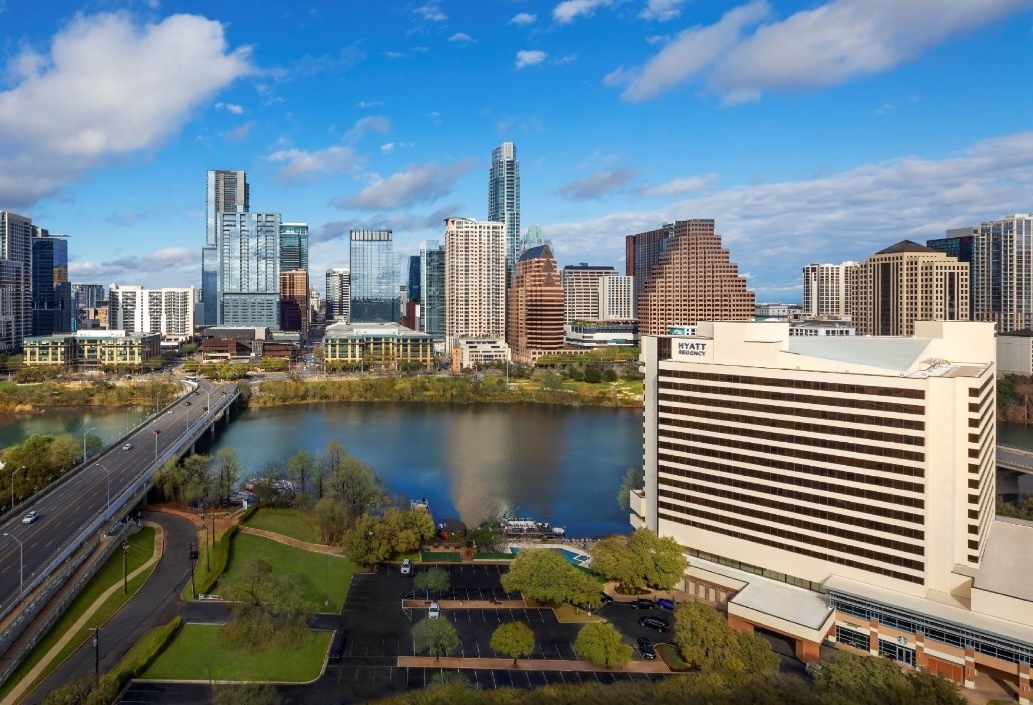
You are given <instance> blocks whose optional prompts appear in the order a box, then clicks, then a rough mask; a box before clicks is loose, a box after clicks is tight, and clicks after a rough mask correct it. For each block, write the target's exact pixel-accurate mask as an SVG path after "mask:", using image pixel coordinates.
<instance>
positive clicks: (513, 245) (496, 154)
mask: <svg viewBox="0 0 1033 705" xmlns="http://www.w3.org/2000/svg"><path fill="white" fill-rule="evenodd" d="M488 220H489V221H490V222H493V223H502V224H503V227H504V229H505V233H506V286H509V285H510V284H511V283H512V281H513V272H514V270H515V268H516V261H517V260H518V259H519V258H520V162H519V161H517V155H516V145H515V144H513V143H512V142H503V143H502V144H500V145H499V146H498V147H496V148H495V149H493V150H492V152H491V170H490V172H489V176H488Z"/></svg>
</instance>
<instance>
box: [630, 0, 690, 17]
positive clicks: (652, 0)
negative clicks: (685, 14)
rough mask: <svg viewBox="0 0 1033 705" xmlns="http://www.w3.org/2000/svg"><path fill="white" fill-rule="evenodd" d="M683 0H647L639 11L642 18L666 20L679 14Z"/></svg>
mask: <svg viewBox="0 0 1033 705" xmlns="http://www.w3.org/2000/svg"><path fill="white" fill-rule="evenodd" d="M684 3H685V0H647V2H646V6H645V7H644V8H643V9H642V12H640V13H639V15H638V16H639V17H641V18H642V19H644V20H656V21H658V22H667V21H668V20H673V19H674V18H675V17H677V16H678V15H680V14H681V6H682V5H683V4H684Z"/></svg>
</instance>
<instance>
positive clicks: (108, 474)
mask: <svg viewBox="0 0 1033 705" xmlns="http://www.w3.org/2000/svg"><path fill="white" fill-rule="evenodd" d="M94 465H95V466H97V467H98V468H100V469H101V470H103V471H104V474H105V475H107V478H108V509H111V471H110V470H108V469H107V467H105V466H104V465H101V464H100V463H94Z"/></svg>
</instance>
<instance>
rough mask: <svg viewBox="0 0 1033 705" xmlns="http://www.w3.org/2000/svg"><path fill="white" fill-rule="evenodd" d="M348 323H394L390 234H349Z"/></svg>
mask: <svg viewBox="0 0 1033 705" xmlns="http://www.w3.org/2000/svg"><path fill="white" fill-rule="evenodd" d="M350 260H351V261H350V269H351V307H350V311H349V318H348V320H349V322H355V323H397V322H398V319H399V317H400V315H401V311H400V308H401V307H400V305H399V300H398V284H399V282H400V281H401V277H400V276H399V271H398V258H397V256H395V252H394V247H393V241H392V232H391V231H390V230H352V231H351V252H350Z"/></svg>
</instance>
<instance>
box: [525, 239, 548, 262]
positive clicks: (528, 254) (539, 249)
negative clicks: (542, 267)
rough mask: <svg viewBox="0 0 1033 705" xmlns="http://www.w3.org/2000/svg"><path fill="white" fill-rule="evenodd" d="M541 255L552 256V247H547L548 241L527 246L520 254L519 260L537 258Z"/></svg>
mask: <svg viewBox="0 0 1033 705" xmlns="http://www.w3.org/2000/svg"><path fill="white" fill-rule="evenodd" d="M541 257H552V249H551V248H550V247H549V244H548V243H543V244H541V245H535V246H534V247H528V248H527V249H526V250H524V253H523V254H522V255H520V260H519V261H521V262H523V261H524V260H529V259H539V258H541Z"/></svg>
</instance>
